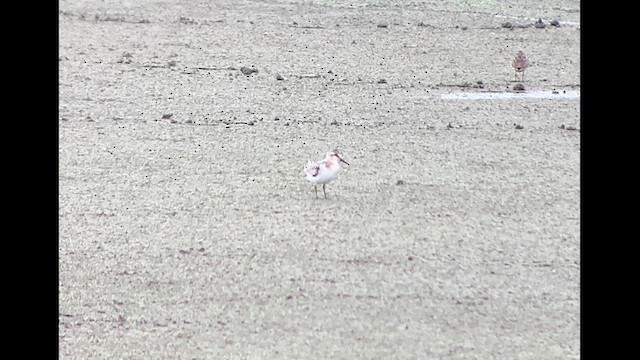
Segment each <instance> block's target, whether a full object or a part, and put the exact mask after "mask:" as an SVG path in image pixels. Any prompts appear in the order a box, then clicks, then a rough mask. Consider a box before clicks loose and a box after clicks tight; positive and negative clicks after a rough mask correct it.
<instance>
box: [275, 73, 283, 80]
mask: <svg viewBox="0 0 640 360" xmlns="http://www.w3.org/2000/svg"><path fill="white" fill-rule="evenodd" d="M276 80H284V77H282V75H280V74H276Z"/></svg>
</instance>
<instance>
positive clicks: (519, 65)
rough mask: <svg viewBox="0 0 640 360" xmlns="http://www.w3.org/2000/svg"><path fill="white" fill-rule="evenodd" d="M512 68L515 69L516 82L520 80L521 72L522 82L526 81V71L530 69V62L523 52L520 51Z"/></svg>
mask: <svg viewBox="0 0 640 360" xmlns="http://www.w3.org/2000/svg"><path fill="white" fill-rule="evenodd" d="M511 66H513V69H514V70H515V71H516V73H515V75H516V81H517V80H518V73H519V72H521V73H522V81H524V71H525V70H526V69H527V68H528V67H529V60H527V57H526V56H525V55H524V53H523V52H522V51H518V53H517V54H516V58H515V59H513V62H512V63H511Z"/></svg>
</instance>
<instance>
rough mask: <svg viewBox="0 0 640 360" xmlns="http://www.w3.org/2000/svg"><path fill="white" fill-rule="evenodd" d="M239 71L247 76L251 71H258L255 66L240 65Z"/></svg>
mask: <svg viewBox="0 0 640 360" xmlns="http://www.w3.org/2000/svg"><path fill="white" fill-rule="evenodd" d="M240 71H242V73H243V74H245V75H247V76H249V75H251V74H253V73H257V72H258V69H256V68H249V67H246V66H243V67H241V68H240Z"/></svg>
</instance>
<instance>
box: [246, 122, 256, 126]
mask: <svg viewBox="0 0 640 360" xmlns="http://www.w3.org/2000/svg"><path fill="white" fill-rule="evenodd" d="M255 124H256V123H255V121H249V122H247V125H249V126H253V125H255Z"/></svg>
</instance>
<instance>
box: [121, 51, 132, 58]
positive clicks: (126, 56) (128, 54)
mask: <svg viewBox="0 0 640 360" xmlns="http://www.w3.org/2000/svg"><path fill="white" fill-rule="evenodd" d="M122 57H123V58H130V57H133V55H131V53H130V52H125V53H124V54H122Z"/></svg>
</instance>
